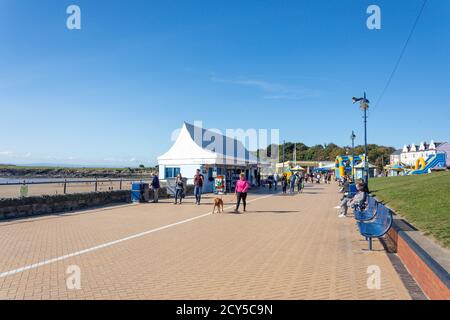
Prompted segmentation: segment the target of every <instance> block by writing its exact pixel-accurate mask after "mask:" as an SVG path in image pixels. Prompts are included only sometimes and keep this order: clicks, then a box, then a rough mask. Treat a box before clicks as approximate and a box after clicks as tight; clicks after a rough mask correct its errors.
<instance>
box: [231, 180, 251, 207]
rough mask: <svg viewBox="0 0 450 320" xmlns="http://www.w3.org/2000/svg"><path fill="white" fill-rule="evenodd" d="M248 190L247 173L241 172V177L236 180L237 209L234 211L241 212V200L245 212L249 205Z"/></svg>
mask: <svg viewBox="0 0 450 320" xmlns="http://www.w3.org/2000/svg"><path fill="white" fill-rule="evenodd" d="M247 192H248V181H247V180H246V179H245V175H244V174H243V173H241V176H240V179H239V180H238V181H237V182H236V209H235V210H234V212H239V206H240V204H241V200H242V204H243V206H244V212H245V210H246V207H247Z"/></svg>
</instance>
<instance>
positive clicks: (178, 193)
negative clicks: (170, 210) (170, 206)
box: [174, 173, 184, 204]
mask: <svg viewBox="0 0 450 320" xmlns="http://www.w3.org/2000/svg"><path fill="white" fill-rule="evenodd" d="M178 198H179V199H180V204H181V200H183V198H184V181H183V177H182V176H181V173H179V174H178V175H177V178H176V180H175V203H174V204H177V202H178Z"/></svg>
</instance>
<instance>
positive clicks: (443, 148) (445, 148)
mask: <svg viewBox="0 0 450 320" xmlns="http://www.w3.org/2000/svg"><path fill="white" fill-rule="evenodd" d="M436 149H437V150H438V151H440V152H445V153H446V154H447V167H450V143H447V142H446V143H443V144H441V145H440V146H439V147H437V148H436Z"/></svg>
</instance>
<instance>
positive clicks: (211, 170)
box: [208, 168, 213, 178]
mask: <svg viewBox="0 0 450 320" xmlns="http://www.w3.org/2000/svg"><path fill="white" fill-rule="evenodd" d="M212 176H213V168H209V169H208V178H212Z"/></svg>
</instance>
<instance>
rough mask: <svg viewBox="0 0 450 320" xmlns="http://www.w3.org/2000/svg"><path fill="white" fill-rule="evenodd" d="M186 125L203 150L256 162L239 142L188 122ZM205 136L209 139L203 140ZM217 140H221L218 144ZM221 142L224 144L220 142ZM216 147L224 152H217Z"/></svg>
mask: <svg viewBox="0 0 450 320" xmlns="http://www.w3.org/2000/svg"><path fill="white" fill-rule="evenodd" d="M184 124H185V125H186V129H187V130H188V132H189V134H190V136H191V138H192V140H193V141H194V142H195V143H196V144H197V145H198V146H200V147H201V148H203V149H207V150H210V151H213V152H216V153H218V154H222V155H226V156H231V157H235V158H241V157H242V158H244V159H245V160H256V157H255V156H254V155H253V154H251V153H250V151H249V150H247V148H245V147H244V145H243V144H242V142H240V141H239V140H237V139H233V138H230V137H227V136H225V135H222V134H219V133H217V132H214V131H212V130H207V129H204V128H200V127H197V126H194V125H192V124H190V123H187V122H185V123H184ZM205 134H206V137H207V138H206V139H203V137H205ZM208 139H210V140H208ZM217 139H219V142H218V143H217V142H216V140H217ZM220 140H221V141H222V142H220ZM215 145H217V146H219V147H221V148H222V150H216V148H215V147H214V146H215Z"/></svg>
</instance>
